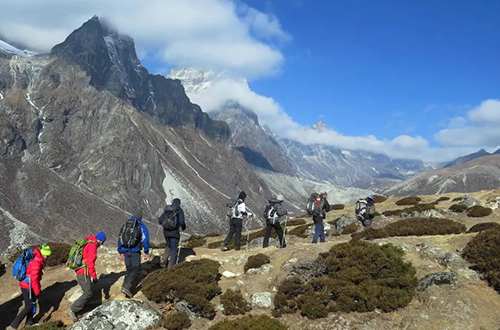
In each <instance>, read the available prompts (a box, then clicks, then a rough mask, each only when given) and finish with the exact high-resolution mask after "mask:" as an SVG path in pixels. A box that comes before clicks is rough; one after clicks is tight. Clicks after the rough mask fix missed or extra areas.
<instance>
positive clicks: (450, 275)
mask: <svg viewBox="0 0 500 330" xmlns="http://www.w3.org/2000/svg"><path fill="white" fill-rule="evenodd" d="M457 279H458V275H457V273H455V272H439V273H433V274H428V275H426V276H425V277H424V278H423V279H421V280H420V281H419V282H418V286H417V291H424V290H425V289H427V288H428V287H429V286H431V285H433V284H434V285H441V284H453V283H456V282H457Z"/></svg>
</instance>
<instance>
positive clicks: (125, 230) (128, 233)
mask: <svg viewBox="0 0 500 330" xmlns="http://www.w3.org/2000/svg"><path fill="white" fill-rule="evenodd" d="M119 237H120V238H119V240H120V243H121V244H122V246H123V247H124V248H135V247H136V246H138V245H139V244H140V243H141V238H142V231H141V224H140V223H139V220H135V219H128V220H127V221H125V223H124V224H123V226H122V228H121V229H120V235H119Z"/></svg>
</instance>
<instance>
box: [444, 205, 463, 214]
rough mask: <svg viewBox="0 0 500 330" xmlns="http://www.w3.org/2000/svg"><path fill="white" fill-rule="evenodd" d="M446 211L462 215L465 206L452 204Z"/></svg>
mask: <svg viewBox="0 0 500 330" xmlns="http://www.w3.org/2000/svg"><path fill="white" fill-rule="evenodd" d="M448 210H450V211H451V212H455V213H462V212H463V211H465V210H467V206H465V205H463V204H452V205H451V206H450V207H449V208H448Z"/></svg>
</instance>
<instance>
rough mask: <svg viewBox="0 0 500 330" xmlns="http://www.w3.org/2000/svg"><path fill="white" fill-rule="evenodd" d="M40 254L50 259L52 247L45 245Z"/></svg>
mask: <svg viewBox="0 0 500 330" xmlns="http://www.w3.org/2000/svg"><path fill="white" fill-rule="evenodd" d="M40 254H41V255H42V256H44V257H45V256H47V257H48V256H50V255H51V254H52V250H51V249H50V246H48V245H47V243H43V245H42V247H41V248H40Z"/></svg>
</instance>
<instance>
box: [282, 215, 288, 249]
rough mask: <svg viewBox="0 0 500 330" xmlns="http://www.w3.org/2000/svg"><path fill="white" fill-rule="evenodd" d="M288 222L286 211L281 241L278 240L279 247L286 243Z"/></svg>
mask: <svg viewBox="0 0 500 330" xmlns="http://www.w3.org/2000/svg"><path fill="white" fill-rule="evenodd" d="M287 222H288V213H287V214H286V216H285V229H284V230H283V242H280V247H283V245H285V244H286V224H287Z"/></svg>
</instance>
